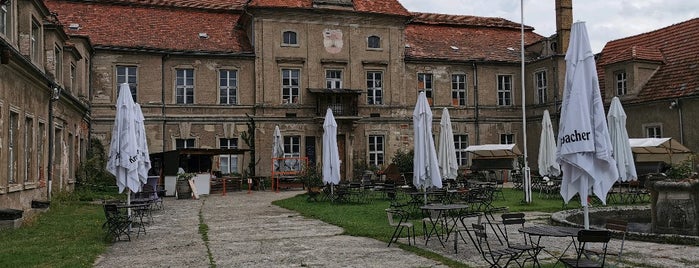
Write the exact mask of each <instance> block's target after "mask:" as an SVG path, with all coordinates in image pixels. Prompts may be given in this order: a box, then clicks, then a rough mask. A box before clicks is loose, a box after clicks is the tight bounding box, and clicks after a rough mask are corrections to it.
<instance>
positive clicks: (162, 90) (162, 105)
mask: <svg viewBox="0 0 699 268" xmlns="http://www.w3.org/2000/svg"><path fill="white" fill-rule="evenodd" d="M168 57H169V54H165V55H163V57H162V59H161V60H160V116H161V117H162V118H163V126H162V141H163V145H162V150H161V152H165V125H166V124H167V120H166V117H165V60H166V59H167V58H168Z"/></svg>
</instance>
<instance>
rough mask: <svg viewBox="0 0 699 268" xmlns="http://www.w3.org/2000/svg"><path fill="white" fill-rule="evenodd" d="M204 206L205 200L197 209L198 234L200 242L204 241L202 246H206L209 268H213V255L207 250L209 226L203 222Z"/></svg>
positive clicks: (214, 264) (214, 263) (214, 265)
mask: <svg viewBox="0 0 699 268" xmlns="http://www.w3.org/2000/svg"><path fill="white" fill-rule="evenodd" d="M204 204H206V200H203V201H202V202H201V208H199V234H200V235H201V240H203V241H204V245H205V246H206V254H207V255H208V256H209V267H211V268H215V267H216V261H215V260H214V255H213V254H211V249H210V248H209V225H207V224H206V223H205V222H204V213H203V209H204Z"/></svg>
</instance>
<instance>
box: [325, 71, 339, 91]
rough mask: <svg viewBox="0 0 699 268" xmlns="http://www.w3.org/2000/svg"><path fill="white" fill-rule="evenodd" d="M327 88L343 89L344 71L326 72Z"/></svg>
mask: <svg viewBox="0 0 699 268" xmlns="http://www.w3.org/2000/svg"><path fill="white" fill-rule="evenodd" d="M325 86H326V88H330V89H333V88H342V71H340V70H326V71H325Z"/></svg>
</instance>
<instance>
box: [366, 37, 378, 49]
mask: <svg viewBox="0 0 699 268" xmlns="http://www.w3.org/2000/svg"><path fill="white" fill-rule="evenodd" d="M366 47H367V48H368V49H381V37H379V36H377V35H371V36H369V37H367V38H366Z"/></svg>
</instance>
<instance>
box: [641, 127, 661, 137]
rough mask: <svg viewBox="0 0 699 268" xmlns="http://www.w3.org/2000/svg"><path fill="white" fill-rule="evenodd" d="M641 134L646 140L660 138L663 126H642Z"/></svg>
mask: <svg viewBox="0 0 699 268" xmlns="http://www.w3.org/2000/svg"><path fill="white" fill-rule="evenodd" d="M643 133H645V135H646V138H662V137H663V126H662V125H661V124H648V125H644V126H643Z"/></svg>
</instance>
